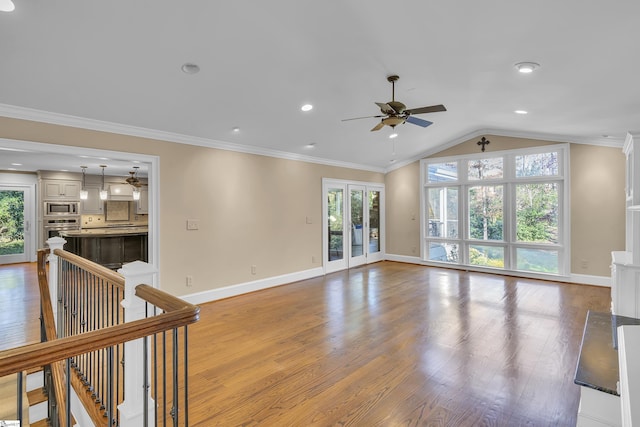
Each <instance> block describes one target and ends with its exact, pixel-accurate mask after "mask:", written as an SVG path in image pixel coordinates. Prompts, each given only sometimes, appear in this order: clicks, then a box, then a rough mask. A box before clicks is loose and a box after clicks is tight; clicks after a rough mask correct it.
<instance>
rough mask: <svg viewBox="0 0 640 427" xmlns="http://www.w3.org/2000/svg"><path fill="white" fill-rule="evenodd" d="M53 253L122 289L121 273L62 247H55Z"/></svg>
mask: <svg viewBox="0 0 640 427" xmlns="http://www.w3.org/2000/svg"><path fill="white" fill-rule="evenodd" d="M53 253H54V255H57V256H59V257H60V258H62V259H65V260H67V261H69V262H70V263H71V264H74V265H77V266H78V267H80V268H81V269H83V270H87V271H91V274H93V275H95V276H98V277H100V278H101V279H104V280H107V281H109V282H111V283H113V284H114V285H116V286H118V287H120V288H122V289H124V277H123V276H122V274H119V273H116V272H115V271H113V270H110V269H108V268H107V267H104V266H102V265H99V264H96V263H94V262H91V261H89V260H88V259H86V258H82V257H81V256H78V255H76V254H72V253H71V252H67V251H65V250H64V249H56V250H54V251H53Z"/></svg>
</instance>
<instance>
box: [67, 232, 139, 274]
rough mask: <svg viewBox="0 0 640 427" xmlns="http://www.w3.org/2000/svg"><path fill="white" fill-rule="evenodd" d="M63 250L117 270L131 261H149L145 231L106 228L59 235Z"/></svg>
mask: <svg viewBox="0 0 640 427" xmlns="http://www.w3.org/2000/svg"><path fill="white" fill-rule="evenodd" d="M60 237H62V238H63V239H65V240H66V241H67V243H66V244H65V245H64V249H65V250H66V251H69V252H71V253H74V254H76V255H79V256H81V257H83V258H85V259H88V260H90V261H93V262H95V263H97V264H100V265H103V266H105V267H107V268H111V269H114V270H115V269H118V268H120V267H122V265H123V264H126V263H128V262H133V261H145V262H147V261H148V250H147V241H148V228H147V227H140V226H133V227H105V228H89V229H83V230H69V231H63V232H60Z"/></svg>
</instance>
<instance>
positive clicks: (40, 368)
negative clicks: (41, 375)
mask: <svg viewBox="0 0 640 427" xmlns="http://www.w3.org/2000/svg"><path fill="white" fill-rule="evenodd" d="M42 370H43V369H42V367H37V368H31V369H27V370H26V371H25V372H26V373H27V375H30V374H35V373H37V372H40V371H42Z"/></svg>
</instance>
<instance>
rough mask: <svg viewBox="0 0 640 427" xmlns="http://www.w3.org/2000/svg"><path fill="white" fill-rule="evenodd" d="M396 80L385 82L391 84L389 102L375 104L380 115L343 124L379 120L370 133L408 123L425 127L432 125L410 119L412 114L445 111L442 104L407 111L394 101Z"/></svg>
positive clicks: (391, 78)
mask: <svg viewBox="0 0 640 427" xmlns="http://www.w3.org/2000/svg"><path fill="white" fill-rule="evenodd" d="M398 79H400V77H399V76H397V75H395V74H392V75H390V76H387V81H388V82H389V83H391V101H389V102H376V103H375V104H376V105H377V106H378V107H379V108H380V112H381V113H382V115H377V116H366V117H355V118H353V119H344V120H343V122H344V121H348V120H358V119H366V118H379V119H380V123H378V124H377V125H376V126H374V128H373V129H371V131H377V130H380V129H382V128H383V127H384V126H385V125H386V126H390V127H391V128H395V127H396V126H397V125H399V124H403V123H405V122H409V123H411V124H414V125H418V126H421V127H427V126H429V125H432V124H433V122H430V121H428V120H424V119H419V118H417V117H412V114H425V113H436V112H439V111H447V109H446V108H445V107H444V105H442V104H438V105H431V106H428V107H420V108H411V109H408V108H407V106H406V105H404V104H403V103H402V102H400V101H396V94H395V92H396V85H395V83H396V82H397V81H398Z"/></svg>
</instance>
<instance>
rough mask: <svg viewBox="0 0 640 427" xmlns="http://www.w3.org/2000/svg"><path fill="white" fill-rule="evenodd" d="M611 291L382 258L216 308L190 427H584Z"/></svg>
mask: <svg viewBox="0 0 640 427" xmlns="http://www.w3.org/2000/svg"><path fill="white" fill-rule="evenodd" d="M34 266H35V264H34ZM0 271H1V269H0ZM0 274H1V273H0ZM609 295H610V290H609V288H599V287H593V286H584V285H571V284H565V283H555V282H546V281H540V280H531V279H520V278H513V277H503V276H494V275H489V274H481V273H469V272H464V271H457V270H448V269H438V268H425V267H421V266H415V265H409V264H401V263H394V262H381V263H377V264H372V265H369V266H365V267H360V268H356V269H352V270H348V271H343V272H338V273H333V274H329V275H327V276H324V277H319V278H315V279H311V280H306V281H301V282H297V283H293V284H289V285H285V286H280V287H277V288H272V289H268V290H264V291H259V292H254V293H252V294H248V295H243V296H239V297H234V298H229V299H226V300H222V301H217V302H212V303H207V304H203V305H202V306H201V320H200V322H198V323H196V324H195V325H192V326H191V327H190V328H189V344H190V345H189V351H190V353H189V360H190V364H189V377H190V378H189V382H190V384H189V395H190V398H189V420H190V425H192V426H252V425H262V426H334V425H344V426H347V425H349V426H401V425H402V426H427V425H428V426H471V425H474V426H475V425H486V426H517V425H527V426H547V425H549V426H551V425H554V426H555V425H557V426H571V425H575V421H576V413H577V410H578V399H579V387H578V386H576V385H575V384H573V375H574V372H575V367H576V361H577V357H578V349H579V346H580V339H581V337H582V330H583V327H584V321H585V318H586V314H587V310H590V309H591V310H596V311H608V308H609V303H610V296H609ZM3 328H4V326H3Z"/></svg>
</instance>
